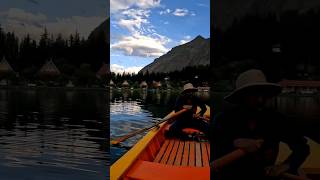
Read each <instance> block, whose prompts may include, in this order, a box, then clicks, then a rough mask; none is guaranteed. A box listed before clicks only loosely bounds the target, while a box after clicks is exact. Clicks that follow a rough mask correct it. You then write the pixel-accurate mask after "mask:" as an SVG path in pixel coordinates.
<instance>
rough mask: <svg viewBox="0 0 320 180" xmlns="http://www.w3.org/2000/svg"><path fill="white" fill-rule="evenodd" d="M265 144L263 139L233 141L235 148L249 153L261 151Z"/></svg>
mask: <svg viewBox="0 0 320 180" xmlns="http://www.w3.org/2000/svg"><path fill="white" fill-rule="evenodd" d="M262 144H263V140H262V139H258V140H257V139H246V138H239V139H236V140H234V141H233V146H234V147H236V148H240V149H242V150H244V151H246V152H248V153H252V152H256V151H258V150H259V149H260V147H261V146H262Z"/></svg>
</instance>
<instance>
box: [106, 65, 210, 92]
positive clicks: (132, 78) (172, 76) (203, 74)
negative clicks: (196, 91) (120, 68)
mask: <svg viewBox="0 0 320 180" xmlns="http://www.w3.org/2000/svg"><path fill="white" fill-rule="evenodd" d="M211 77H212V76H211V74H210V66H209V65H207V66H188V67H186V68H184V69H183V70H181V71H173V72H169V73H149V72H148V71H147V72H146V73H141V72H139V73H137V74H134V73H131V74H130V73H123V74H118V73H114V72H111V80H112V81H113V82H114V83H115V85H116V86H118V87H121V85H122V83H123V82H124V81H125V80H126V81H128V83H129V84H130V85H131V86H132V87H139V85H140V83H141V82H142V81H146V82H147V83H148V84H149V85H150V84H152V82H153V81H160V82H161V83H162V85H164V86H165V85H166V83H169V84H170V86H171V87H182V86H183V85H184V84H185V83H188V82H191V83H193V84H194V85H195V86H206V85H207V83H208V82H209V81H210V78H211Z"/></svg>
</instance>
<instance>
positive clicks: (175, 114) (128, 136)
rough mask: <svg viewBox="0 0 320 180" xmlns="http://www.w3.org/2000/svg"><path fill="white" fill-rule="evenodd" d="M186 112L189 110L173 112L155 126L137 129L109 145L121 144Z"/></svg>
mask: <svg viewBox="0 0 320 180" xmlns="http://www.w3.org/2000/svg"><path fill="white" fill-rule="evenodd" d="M187 111H189V109H182V110H180V111H178V112H175V113H174V114H172V115H171V116H167V117H165V118H163V119H162V120H161V121H159V122H157V123H156V124H154V125H152V126H149V127H146V128H143V129H139V130H137V131H133V132H131V133H129V134H127V135H124V136H122V137H119V138H117V139H114V140H111V141H110V143H111V144H112V145H119V144H120V143H121V142H123V141H125V140H127V139H129V138H131V137H133V136H135V135H137V134H140V133H143V132H145V131H147V130H149V129H152V128H154V127H158V126H159V125H160V124H162V123H163V122H165V121H168V120H171V119H173V118H176V117H178V116H180V115H181V114H183V113H185V112H187Z"/></svg>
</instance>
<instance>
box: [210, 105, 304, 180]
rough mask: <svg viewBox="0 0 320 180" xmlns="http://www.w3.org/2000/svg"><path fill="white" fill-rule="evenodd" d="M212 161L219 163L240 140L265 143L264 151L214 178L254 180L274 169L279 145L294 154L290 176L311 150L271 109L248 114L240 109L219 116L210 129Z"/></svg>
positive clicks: (246, 110) (288, 124) (222, 179)
mask: <svg viewBox="0 0 320 180" xmlns="http://www.w3.org/2000/svg"><path fill="white" fill-rule="evenodd" d="M210 133H211V147H212V148H211V161H213V160H215V159H218V158H220V157H222V156H224V155H226V154H228V153H230V152H232V151H233V150H235V149H236V148H235V147H234V146H233V141H234V140H235V139H238V138H250V139H263V140H264V143H263V145H262V147H261V149H260V150H259V151H258V152H256V153H253V154H249V155H247V156H246V157H244V158H241V159H240V160H238V161H237V162H234V163H233V164H232V165H230V166H228V167H226V168H225V169H224V170H223V171H222V172H221V173H219V174H214V175H212V176H213V177H216V178H219V179H221V180H224V179H230V178H236V179H239V178H240V179H241V178H245V179H255V178H260V177H262V176H263V175H264V168H265V167H266V166H270V165H273V164H274V163H275V161H276V159H277V155H278V151H279V142H284V143H286V144H288V146H289V147H290V149H291V150H292V153H291V155H290V157H289V158H288V159H287V160H286V161H287V162H289V163H290V166H291V170H290V171H291V172H295V171H296V170H297V168H299V166H300V165H301V164H302V163H303V162H304V160H305V159H306V157H307V156H308V155H309V146H308V145H307V141H306V139H305V138H304V137H303V135H302V134H301V133H299V131H296V128H295V127H293V123H290V122H288V121H287V120H286V119H285V117H284V116H282V115H281V114H280V113H277V112H274V111H272V110H269V109H264V110H261V111H258V110H249V109H245V108H243V107H237V108H234V109H232V110H229V111H226V112H225V113H221V114H219V115H217V116H216V118H215V119H214V121H213V127H212V129H211V132H210Z"/></svg>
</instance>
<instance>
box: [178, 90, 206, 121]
mask: <svg viewBox="0 0 320 180" xmlns="http://www.w3.org/2000/svg"><path fill="white" fill-rule="evenodd" d="M184 105H192V109H193V110H194V111H196V110H197V106H199V107H200V108H201V111H200V115H201V116H203V115H204V113H205V112H206V111H207V107H206V105H205V104H204V102H203V101H201V100H200V98H198V97H197V96H196V95H194V94H190V93H186V94H182V95H181V96H179V97H178V98H177V101H176V104H175V107H174V110H175V111H176V112H177V111H180V110H181V109H182V108H183V106H184Z"/></svg>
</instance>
